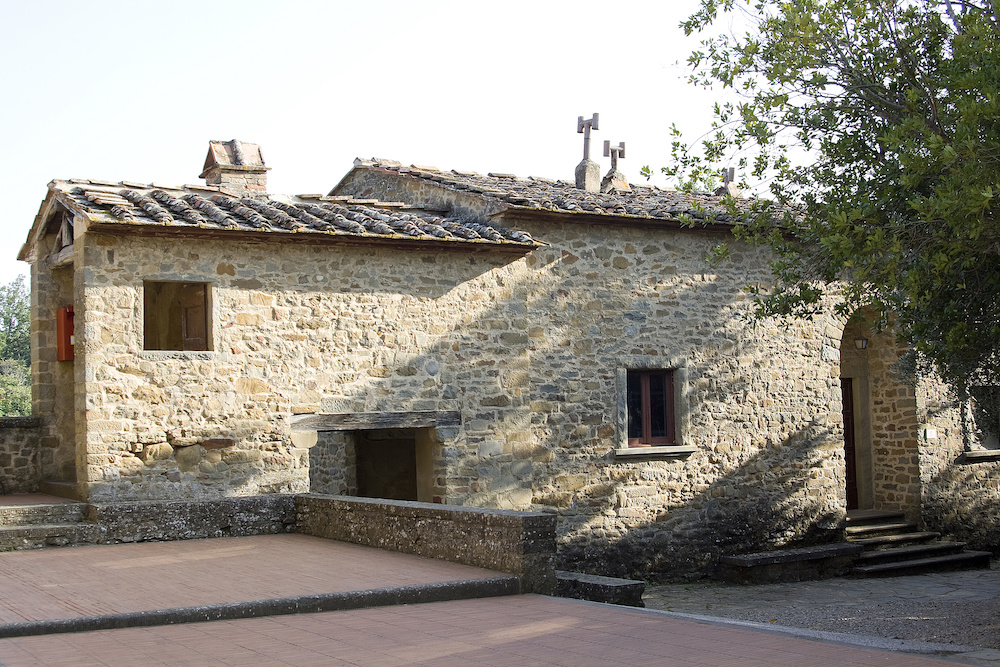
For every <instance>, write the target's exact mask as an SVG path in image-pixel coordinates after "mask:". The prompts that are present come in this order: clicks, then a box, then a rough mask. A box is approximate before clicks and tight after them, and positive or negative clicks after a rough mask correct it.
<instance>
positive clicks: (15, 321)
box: [0, 276, 31, 415]
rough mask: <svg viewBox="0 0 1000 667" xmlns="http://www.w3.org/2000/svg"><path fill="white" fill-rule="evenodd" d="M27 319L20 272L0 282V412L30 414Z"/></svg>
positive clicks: (24, 294)
mask: <svg viewBox="0 0 1000 667" xmlns="http://www.w3.org/2000/svg"><path fill="white" fill-rule="evenodd" d="M30 327H31V320H30V302H29V296H28V289H27V288H26V287H25V285H24V276H18V277H17V278H16V279H14V280H13V281H12V282H11V283H10V284H8V285H0V415H29V414H31V378H30V372H29V371H28V369H29V367H30V366H31V347H30V338H31V330H30Z"/></svg>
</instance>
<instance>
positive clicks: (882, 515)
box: [847, 510, 905, 526]
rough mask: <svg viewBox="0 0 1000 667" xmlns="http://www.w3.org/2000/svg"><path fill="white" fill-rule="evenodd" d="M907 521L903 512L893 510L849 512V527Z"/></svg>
mask: <svg viewBox="0 0 1000 667" xmlns="http://www.w3.org/2000/svg"><path fill="white" fill-rule="evenodd" d="M901 521H905V518H904V514H903V513H902V512H895V511H891V510H848V512H847V525H848V526H863V525H866V524H872V523H898V522H901Z"/></svg>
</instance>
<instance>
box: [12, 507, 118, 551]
mask: <svg viewBox="0 0 1000 667" xmlns="http://www.w3.org/2000/svg"><path fill="white" fill-rule="evenodd" d="M86 508H87V505H86V504H85V503H52V504H26V505H4V506H0V551H13V550H16V549H37V548H40V547H64V546H72V545H76V544H92V543H96V542H97V541H98V539H99V537H100V530H101V529H100V527H99V526H97V525H96V524H92V523H87V522H86V520H85V517H84V512H85V510H86Z"/></svg>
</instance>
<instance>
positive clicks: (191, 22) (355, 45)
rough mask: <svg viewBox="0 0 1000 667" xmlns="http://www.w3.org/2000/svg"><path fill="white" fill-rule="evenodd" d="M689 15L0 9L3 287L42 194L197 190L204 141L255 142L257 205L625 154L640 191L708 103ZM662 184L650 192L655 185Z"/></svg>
mask: <svg viewBox="0 0 1000 667" xmlns="http://www.w3.org/2000/svg"><path fill="white" fill-rule="evenodd" d="M697 4H698V3H697V0H669V1H657V2H653V1H650V2H633V1H629V0H606V1H604V2H592V1H590V0H576V1H573V2H570V1H564V0H533V1H530V2H526V1H522V0H506V1H504V2H483V1H481V0H463V1H458V2H448V1H445V0H440V1H438V0H410V1H408V2H403V1H391V0H383V1H381V2H358V1H356V0H355V1H351V2H342V1H340V0H326V1H320V0H317V1H315V2H305V1H294V0H285V1H284V2H278V1H276V0H264V1H258V0H239V1H232V2H230V1H224V2H223V1H218V2H213V1H211V0H197V1H189V0H170V1H167V2H145V1H142V0H129V1H127V2H114V1H110V0H89V1H87V2H82V1H76V0H74V1H68V0H62V1H53V0H49V1H46V2H41V1H38V0H35V1H31V0H0V25H2V28H0V62H2V63H3V67H2V70H0V83H2V88H0V94H2V97H3V102H2V103H0V155H2V159H0V184H2V188H3V191H4V205H3V212H4V215H3V217H2V218H0V283H7V282H9V281H10V280H12V279H13V278H14V277H15V276H17V275H18V274H19V273H24V274H27V273H28V271H29V268H28V265H27V264H24V263H22V262H18V261H16V259H15V258H16V256H17V253H18V250H19V249H20V247H21V244H22V243H23V242H24V239H25V238H26V236H27V234H28V231H29V229H30V226H31V223H32V221H33V220H34V216H35V214H36V213H37V212H38V206H39V203H40V202H41V200H42V199H43V198H44V196H45V194H46V184H47V183H48V182H49V181H50V180H52V179H53V178H96V179H106V180H113V181H120V180H132V181H139V182H152V181H157V182H161V183H167V184H176V185H181V184H185V183H200V182H202V181H200V180H199V179H198V175H199V173H200V172H201V167H202V165H203V163H204V159H205V155H206V153H207V150H208V142H209V140H212V139H220V140H228V139H234V138H235V139H240V140H241V141H248V142H253V143H257V144H260V146H261V148H262V151H263V155H264V159H265V162H266V163H267V165H268V166H269V167H271V168H272V169H271V171H270V172H268V190H269V191H271V192H276V193H289V194H300V193H315V192H321V193H326V192H327V191H329V189H330V188H331V187H332V186H333V185H335V184H336V183H337V182H338V181H339V180H340V178H341V177H342V176H343V175H344V174H346V173H347V171H348V170H349V169H350V168H351V162H352V160H353V159H354V158H355V157H373V156H377V157H382V158H392V159H395V160H399V161H401V162H403V163H405V164H411V163H414V164H422V165H432V166H436V167H439V168H441V169H473V170H476V171H479V172H481V173H486V172H489V171H494V172H506V173H514V174H517V175H519V176H547V177H550V178H564V179H568V180H572V178H573V170H574V168H575V167H576V164H577V163H578V162H579V161H580V159H581V158H582V151H583V136H582V135H579V134H577V133H576V118H577V116H580V115H583V116H585V117H587V118H589V117H590V116H591V115H592V114H593V113H594V112H595V111H596V112H599V113H600V115H601V117H600V130H598V131H596V132H594V133H593V135H592V136H593V140H592V149H591V157H592V159H595V160H596V161H598V162H599V163H600V164H601V170H602V173H604V172H606V171H607V170H608V169H609V168H610V158H604V157H603V156H602V147H603V143H604V140H605V139H608V140H611V142H612V144H614V145H617V144H618V142H620V141H625V142H626V148H627V150H626V158H625V159H623V160H622V161H621V162H619V169H621V170H622V171H624V172H625V174H626V175H627V176H628V178H629V180H630V181H633V182H644V179H642V178H641V177H640V176H639V169H640V167H642V166H643V165H646V164H649V165H651V166H652V167H654V168H655V169H656V170H658V168H659V167H660V166H662V165H663V164H665V163H666V160H667V158H668V157H669V149H670V137H669V134H668V129H669V126H670V124H671V123H676V124H677V125H678V127H681V128H682V129H684V130H685V131H686V132H688V133H689V136H690V138H692V139H694V138H697V137H698V135H699V134H701V133H703V132H705V131H707V130H708V129H709V126H710V122H711V103H712V97H711V95H710V94H709V93H706V92H704V91H700V90H698V89H696V88H694V87H692V86H690V85H689V84H687V83H686V82H685V81H684V77H685V75H686V68H685V66H684V61H685V59H686V57H687V55H688V53H689V52H690V51H691V50H692V49H694V48H696V47H697V44H698V41H699V40H698V38H696V37H692V38H686V37H684V34H683V32H682V31H681V30H680V29H679V28H678V27H677V25H678V23H679V22H680V21H681V20H682V19H683V18H685V17H686V16H687V15H688V14H690V13H691V12H692V11H693V10H694V8H695V7H696V6H697ZM653 182H654V183H656V184H659V185H664V184H665V183H664V181H663V180H662V179H654V181H653Z"/></svg>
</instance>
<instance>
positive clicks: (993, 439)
mask: <svg viewBox="0 0 1000 667" xmlns="http://www.w3.org/2000/svg"><path fill="white" fill-rule="evenodd" d="M969 394H970V395H971V398H972V414H973V417H974V418H975V423H976V431H977V435H978V436H979V443H980V444H981V445H983V446H984V447H985V448H986V449H1000V387H997V386H993V385H985V386H984V385H978V386H973V387H971V388H970V389H969Z"/></svg>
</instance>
